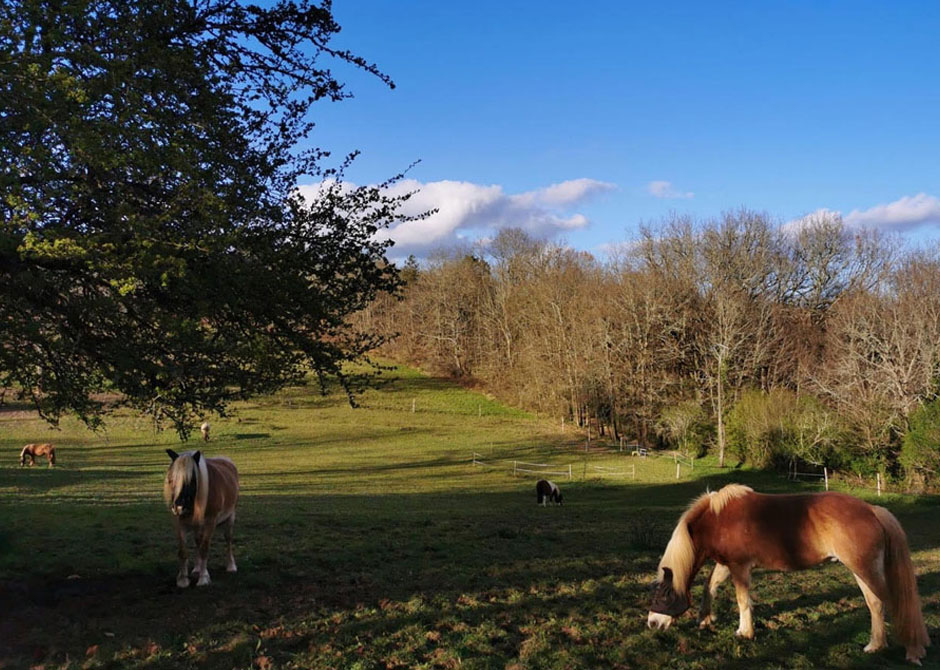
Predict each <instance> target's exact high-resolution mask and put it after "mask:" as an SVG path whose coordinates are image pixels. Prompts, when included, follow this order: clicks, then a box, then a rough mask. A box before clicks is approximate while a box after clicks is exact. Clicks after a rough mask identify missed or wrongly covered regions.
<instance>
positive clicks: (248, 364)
mask: <svg viewBox="0 0 940 670" xmlns="http://www.w3.org/2000/svg"><path fill="white" fill-rule="evenodd" d="M338 30H339V27H338V26H337V25H336V23H335V22H334V20H333V18H332V15H331V12H330V5H329V2H328V0H325V1H324V2H323V4H321V5H319V6H317V5H313V4H311V3H310V2H308V1H307V0H296V1H293V0H280V1H279V2H276V3H275V4H268V5H266V6H265V7H259V6H255V5H245V4H240V3H238V2H234V1H232V0H193V1H191V2H187V1H185V0H161V1H159V2H153V1H152V0H60V1H54V0H53V1H49V0H7V2H5V3H3V4H2V5H0V385H2V386H4V387H13V388H17V389H20V390H22V391H23V392H24V393H25V394H26V395H27V396H28V397H29V398H30V399H31V400H32V402H33V403H34V404H35V406H36V407H37V408H38V409H39V411H40V412H41V413H42V415H43V416H44V417H46V418H47V419H49V420H51V421H56V420H57V419H58V418H59V417H60V416H61V415H62V414H63V413H69V412H73V413H75V414H77V415H78V416H79V417H81V418H82V419H83V420H85V421H86V422H89V423H90V424H96V423H98V422H99V421H100V417H101V414H102V405H101V403H100V402H98V401H96V398H99V397H100V396H99V395H98V392H100V391H103V390H112V391H116V392H117V395H118V396H119V397H120V398H121V399H122V402H124V403H126V404H128V405H131V406H134V407H137V408H140V409H142V410H145V411H147V412H150V413H151V414H153V416H154V417H155V418H156V419H158V420H160V421H163V422H166V421H169V422H170V423H171V424H172V425H174V426H175V427H176V428H177V430H179V431H180V433H181V435H184V436H185V434H186V432H187V425H188V424H189V421H190V418H191V416H192V415H193V413H197V412H198V413H201V412H205V411H207V410H209V411H224V410H225V407H226V405H227V404H228V403H229V402H231V401H232V400H233V399H236V398H241V397H246V396H248V395H251V394H255V393H261V392H267V391H270V390H273V389H276V388H278V387H280V386H283V385H284V384H286V383H290V382H292V381H295V380H297V379H299V378H300V377H301V376H302V375H304V374H306V373H307V372H308V371H310V370H312V371H313V372H314V373H315V374H317V375H319V376H320V378H321V380H322V379H323V378H324V376H326V375H330V374H336V375H339V377H340V378H341V379H342V380H343V383H344V384H345V386H346V388H347V390H348V391H349V392H350V393H352V392H354V391H355V388H356V383H357V379H356V378H354V377H350V376H348V375H344V374H343V364H344V362H345V361H349V360H355V359H357V358H358V357H360V356H361V355H362V354H363V353H364V352H366V351H368V350H369V349H370V348H371V347H372V346H374V345H375V344H376V342H375V341H374V338H373V337H372V336H370V335H369V334H368V333H357V332H354V331H353V330H351V329H350V327H349V326H348V322H347V321H348V320H347V317H348V316H349V315H350V314H351V313H353V312H355V311H356V310H359V309H361V308H362V307H363V306H364V305H366V304H368V303H369V302H370V301H371V300H372V299H373V298H374V296H375V295H376V293H377V292H379V291H388V290H394V289H395V287H396V285H397V282H398V278H397V275H396V272H395V270H394V268H393V267H392V266H391V265H390V264H389V263H387V262H386V260H385V251H386V249H387V245H388V243H387V242H377V241H375V240H374V236H373V234H374V233H375V231H376V230H377V229H378V228H379V227H381V226H383V225H386V224H387V223H388V222H389V221H390V220H392V219H394V218H395V217H396V211H397V206H398V205H399V204H400V200H396V199H390V198H387V197H385V196H383V195H382V194H383V190H382V188H381V185H380V186H377V187H371V188H365V187H360V188H349V187H346V186H344V185H343V183H342V181H341V177H342V168H343V166H344V165H345V164H346V161H342V162H341V163H340V165H339V167H338V168H332V169H327V168H324V167H322V164H323V163H324V162H325V159H326V155H325V154H324V153H322V152H319V151H317V150H315V149H305V150H301V149H300V148H299V147H300V146H301V145H302V144H304V142H303V140H304V138H306V137H307V136H308V133H309V132H310V130H311V129H312V127H313V123H312V120H311V114H310V112H311V108H312V106H313V105H314V104H315V103H317V102H318V101H320V100H325V101H338V100H341V99H343V98H345V97H348V93H347V92H346V90H345V88H344V87H343V85H342V84H341V83H340V82H338V81H337V80H336V78H335V77H334V76H333V74H332V73H331V71H330V70H329V69H328V67H327V66H328V65H329V64H331V63H332V64H336V63H338V62H339V63H345V64H351V65H353V66H355V67H358V68H361V69H363V70H365V71H367V72H370V73H372V74H374V75H375V76H376V77H378V78H379V79H381V80H382V81H384V82H385V83H386V84H388V85H391V82H390V80H388V78H387V77H386V76H385V75H384V74H382V73H381V72H379V71H378V70H377V69H376V67H375V66H374V65H371V64H369V63H367V62H365V61H363V60H362V59H361V58H359V57H357V56H354V55H353V54H350V53H348V52H345V51H338V50H335V49H333V48H331V47H330V46H329V42H330V38H331V37H332V36H333V35H334V34H335V33H336V32H338ZM305 176H306V178H307V179H309V178H311V176H312V177H313V178H315V179H318V180H319V181H321V183H322V184H323V187H322V188H321V189H320V194H319V196H318V197H317V198H316V199H315V201H314V202H313V203H305V202H304V201H302V199H301V198H300V197H299V196H298V195H297V188H296V187H297V184H298V181H299V180H300V179H302V178H304V177H305ZM112 395H113V394H112Z"/></svg>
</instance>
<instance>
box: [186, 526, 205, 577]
mask: <svg viewBox="0 0 940 670" xmlns="http://www.w3.org/2000/svg"><path fill="white" fill-rule="evenodd" d="M203 530H204V529H203V527H202V526H193V544H194V545H195V547H196V552H195V554H196V555H195V557H194V558H193V569H192V572H190V573H189V575H190V577H192V578H193V579H199V575H201V574H202V553H201V552H200V551H199V547H200V546H201V545H202V533H203Z"/></svg>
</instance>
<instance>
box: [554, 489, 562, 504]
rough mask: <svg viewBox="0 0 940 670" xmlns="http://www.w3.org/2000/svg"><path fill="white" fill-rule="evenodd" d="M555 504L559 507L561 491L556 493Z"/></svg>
mask: <svg viewBox="0 0 940 670" xmlns="http://www.w3.org/2000/svg"><path fill="white" fill-rule="evenodd" d="M555 502H556V503H558V504H559V505H560V504H561V490H560V489H559V491H558V495H557V496H555Z"/></svg>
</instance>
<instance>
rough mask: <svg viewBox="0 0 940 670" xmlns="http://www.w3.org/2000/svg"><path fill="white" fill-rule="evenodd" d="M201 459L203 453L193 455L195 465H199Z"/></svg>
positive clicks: (198, 452)
mask: <svg viewBox="0 0 940 670" xmlns="http://www.w3.org/2000/svg"><path fill="white" fill-rule="evenodd" d="M200 458H202V452H201V451H197V452H196V453H195V454H193V463H195V464H196V465H199V459H200Z"/></svg>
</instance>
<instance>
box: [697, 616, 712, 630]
mask: <svg viewBox="0 0 940 670" xmlns="http://www.w3.org/2000/svg"><path fill="white" fill-rule="evenodd" d="M714 621H715V617H713V616H707V617H705V618H704V619H702V620H701V621H699V622H698V627H699V629H700V630H705V629H706V628H711V627H712V623H714Z"/></svg>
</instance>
